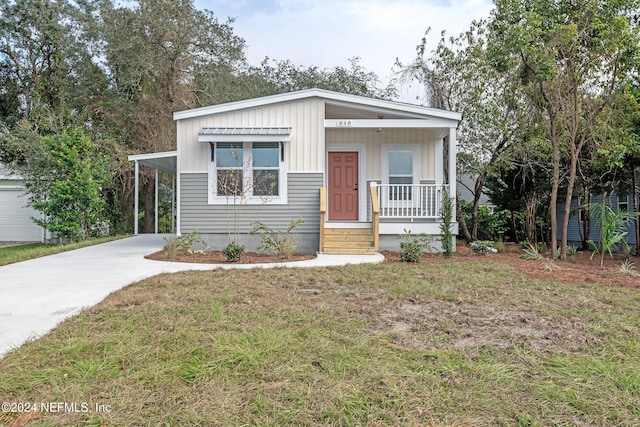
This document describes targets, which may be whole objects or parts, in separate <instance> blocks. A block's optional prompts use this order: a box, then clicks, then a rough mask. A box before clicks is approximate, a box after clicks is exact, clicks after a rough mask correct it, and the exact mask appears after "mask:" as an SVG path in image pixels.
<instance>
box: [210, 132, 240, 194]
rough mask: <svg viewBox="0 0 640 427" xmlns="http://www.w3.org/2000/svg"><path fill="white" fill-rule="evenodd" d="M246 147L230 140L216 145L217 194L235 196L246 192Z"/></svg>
mask: <svg viewBox="0 0 640 427" xmlns="http://www.w3.org/2000/svg"><path fill="white" fill-rule="evenodd" d="M243 158H244V147H243V146H242V145H239V144H233V143H229V142H219V143H217V144H216V146H215V162H216V171H217V174H216V175H217V178H216V180H217V189H218V192H217V194H218V195H219V196H233V195H236V196H238V195H240V194H243V193H244V179H243V175H244V173H243V172H244V167H243V163H244V160H243Z"/></svg>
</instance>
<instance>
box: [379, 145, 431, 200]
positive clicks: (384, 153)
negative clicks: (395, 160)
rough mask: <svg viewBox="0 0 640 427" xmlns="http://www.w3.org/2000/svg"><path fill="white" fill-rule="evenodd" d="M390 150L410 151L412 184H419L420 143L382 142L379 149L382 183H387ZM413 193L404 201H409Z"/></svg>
mask: <svg viewBox="0 0 640 427" xmlns="http://www.w3.org/2000/svg"><path fill="white" fill-rule="evenodd" d="M392 151H411V158H412V161H413V173H412V175H411V176H412V184H411V185H418V184H420V176H421V172H420V164H421V163H420V154H421V147H420V144H382V150H381V157H382V159H381V160H382V161H381V167H382V171H381V172H382V183H383V184H389V153H390V152H392ZM414 193H415V192H412V193H411V198H409V199H407V200H406V201H405V202H406V203H411V202H412V200H413V197H414ZM394 203H400V204H402V200H396V201H394Z"/></svg>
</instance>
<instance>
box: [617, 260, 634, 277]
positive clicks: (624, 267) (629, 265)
mask: <svg viewBox="0 0 640 427" xmlns="http://www.w3.org/2000/svg"><path fill="white" fill-rule="evenodd" d="M635 269H636V266H635V265H634V263H633V262H631V261H629V260H628V259H626V260H624V262H623V263H622V264H620V267H618V271H620V273H622V274H626V275H629V274H631V273H633V272H634V271H635Z"/></svg>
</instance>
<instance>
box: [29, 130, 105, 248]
mask: <svg viewBox="0 0 640 427" xmlns="http://www.w3.org/2000/svg"><path fill="white" fill-rule="evenodd" d="M31 144H32V146H31V147H30V153H29V154H30V156H29V159H30V161H29V162H28V163H25V164H23V165H22V167H20V168H19V172H20V173H21V175H22V176H23V178H24V179H25V185H26V187H27V189H28V192H29V201H30V203H31V205H32V206H33V208H34V209H36V210H37V211H39V212H41V213H42V214H43V216H42V217H41V218H34V222H36V223H37V224H39V225H41V226H42V227H44V228H46V229H48V230H50V231H52V232H54V233H56V234H57V236H59V237H64V238H69V239H71V240H84V239H87V238H89V237H96V236H99V235H103V234H105V231H106V230H105V227H108V226H107V223H106V219H105V218H106V215H105V210H106V207H107V205H106V202H105V200H104V198H103V194H102V188H103V187H104V186H106V185H107V184H108V182H109V179H110V178H111V174H110V172H109V171H108V170H107V169H106V168H105V164H106V159H105V158H104V156H102V155H101V154H100V153H99V152H98V150H97V148H96V146H95V144H94V143H93V141H91V139H90V138H89V137H88V136H87V135H85V134H84V132H83V131H82V130H80V129H75V130H73V131H70V132H67V131H65V132H63V133H62V134H60V135H55V136H47V137H42V138H40V139H39V140H38V141H37V142H35V141H32V142H31ZM107 234H108V233H107Z"/></svg>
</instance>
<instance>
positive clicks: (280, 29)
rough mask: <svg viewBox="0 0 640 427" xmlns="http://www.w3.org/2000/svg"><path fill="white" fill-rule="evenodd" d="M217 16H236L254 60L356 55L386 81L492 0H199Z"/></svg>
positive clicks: (337, 61) (406, 94)
mask: <svg viewBox="0 0 640 427" xmlns="http://www.w3.org/2000/svg"><path fill="white" fill-rule="evenodd" d="M195 5H196V7H198V8H200V9H209V10H211V11H213V12H214V14H215V15H216V17H217V18H218V20H220V21H225V20H226V18H228V17H231V18H235V22H234V23H233V25H232V26H233V29H234V34H235V35H237V36H239V37H242V38H243V39H244V40H245V42H246V45H247V50H246V56H247V59H248V61H249V63H251V64H253V65H259V64H260V62H262V60H263V59H264V58H265V57H269V58H271V59H274V60H278V61H282V60H290V61H291V62H292V63H293V64H295V65H301V66H305V67H309V66H312V65H315V66H318V67H320V68H328V69H330V68H334V67H337V66H341V67H345V68H349V67H350V63H349V59H350V58H353V57H356V56H357V57H360V65H362V66H363V67H364V68H365V69H366V70H367V71H373V72H374V73H376V74H377V75H378V78H379V79H380V80H381V81H382V82H384V83H385V84H386V83H387V82H388V81H389V79H390V78H391V77H392V71H393V70H392V68H393V65H394V63H395V61H396V58H398V59H399V60H400V61H401V62H403V63H408V62H410V61H411V60H412V59H414V58H415V53H416V46H417V45H418V44H419V43H420V41H421V39H422V37H424V35H425V31H426V30H427V29H428V28H431V32H430V35H429V37H428V41H429V44H428V48H434V47H435V45H436V43H437V41H438V40H439V38H440V33H441V32H442V31H443V30H445V31H446V32H447V34H448V35H458V34H459V33H461V32H463V31H465V30H466V29H468V28H469V25H470V24H471V22H472V21H473V20H474V19H480V18H487V17H488V16H489V12H490V11H491V9H492V3H491V0H460V1H456V0H451V1H447V0H320V1H318V0H195ZM420 94H421V91H420V88H419V87H417V86H415V85H414V87H404V88H403V90H402V93H401V96H400V100H401V101H406V102H416V97H419V96H420Z"/></svg>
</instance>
